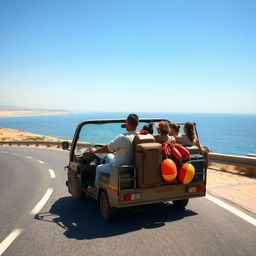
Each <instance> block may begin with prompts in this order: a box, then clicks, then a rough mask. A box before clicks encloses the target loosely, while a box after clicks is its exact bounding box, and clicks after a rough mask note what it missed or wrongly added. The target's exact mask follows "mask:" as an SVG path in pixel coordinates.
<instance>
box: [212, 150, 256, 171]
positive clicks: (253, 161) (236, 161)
mask: <svg viewBox="0 0 256 256" xmlns="http://www.w3.org/2000/svg"><path fill="white" fill-rule="evenodd" d="M209 161H210V162H215V163H221V164H229V165H235V166H244V167H252V168H255V167H256V157H250V156H234V155H225V154H216V153H209Z"/></svg>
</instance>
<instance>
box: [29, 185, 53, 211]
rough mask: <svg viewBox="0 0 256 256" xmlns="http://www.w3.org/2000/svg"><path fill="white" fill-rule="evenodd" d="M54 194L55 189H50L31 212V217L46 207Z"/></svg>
mask: <svg viewBox="0 0 256 256" xmlns="http://www.w3.org/2000/svg"><path fill="white" fill-rule="evenodd" d="M52 192H53V188H48V189H47V191H46V193H45V195H44V196H43V197H42V199H41V200H40V201H39V202H38V203H37V205H36V206H35V207H34V208H33V209H32V210H31V212H30V214H31V215H36V214H38V213H39V212H40V210H41V209H42V208H43V207H44V205H45V204H46V202H47V201H48V199H49V198H50V196H51V194H52Z"/></svg>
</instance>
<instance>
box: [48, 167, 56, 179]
mask: <svg viewBox="0 0 256 256" xmlns="http://www.w3.org/2000/svg"><path fill="white" fill-rule="evenodd" d="M49 173H50V176H51V178H52V179H55V173H54V171H53V169H49Z"/></svg>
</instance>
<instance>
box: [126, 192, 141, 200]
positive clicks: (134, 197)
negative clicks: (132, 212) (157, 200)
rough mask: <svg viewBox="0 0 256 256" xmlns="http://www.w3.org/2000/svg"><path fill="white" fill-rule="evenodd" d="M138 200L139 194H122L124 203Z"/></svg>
mask: <svg viewBox="0 0 256 256" xmlns="http://www.w3.org/2000/svg"><path fill="white" fill-rule="evenodd" d="M138 199H141V194H140V193H129V194H124V201H132V200H138Z"/></svg>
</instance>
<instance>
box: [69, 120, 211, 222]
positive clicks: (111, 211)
mask: <svg viewBox="0 0 256 256" xmlns="http://www.w3.org/2000/svg"><path fill="white" fill-rule="evenodd" d="M162 120H164V119H141V120H140V122H143V123H155V122H159V121H162ZM124 121H125V120H120V119H119V120H94V121H87V122H90V123H91V122H96V123H97V122H98V123H97V124H105V123H113V122H114V123H119V122H120V123H123V122H124ZM86 124H88V123H86V122H84V123H82V124H80V127H79V126H78V128H77V131H76V134H75V136H74V140H73V143H72V147H71V152H70V163H69V166H68V182H67V185H68V188H69V192H70V193H71V194H72V195H73V196H75V197H77V198H79V199H81V198H83V196H84V195H87V196H91V197H93V198H94V199H96V200H99V206H100V211H101V215H102V217H103V219H105V220H112V219H114V217H115V216H116V213H117V209H118V208H125V207H133V206H141V205H146V204H153V203H159V202H165V201H172V202H173V204H174V205H175V206H176V207H179V208H183V209H184V208H185V207H186V205H187V203H188V200H189V199H190V198H195V197H202V196H205V193H206V170H207V168H206V159H205V156H204V155H203V154H202V153H201V151H200V149H199V148H198V147H196V146H193V147H187V149H188V150H189V151H190V156H189V158H188V159H186V158H183V159H182V160H181V161H179V162H178V161H177V160H176V159H173V160H174V161H175V163H176V165H177V167H178V169H179V167H180V166H179V165H182V164H184V163H186V162H188V161H189V162H190V163H191V164H192V165H193V166H194V168H195V175H194V177H193V179H192V181H191V182H190V183H189V184H183V183H181V182H180V180H179V178H178V175H177V177H176V179H175V180H174V181H172V182H167V181H165V180H164V179H163V177H162V175H161V163H162V161H163V154H162V145H161V144H159V143H157V142H155V139H154V137H153V136H151V135H141V134H140V135H136V136H135V139H134V151H135V159H134V165H133V166H122V167H120V168H112V170H111V173H110V174H101V176H100V178H99V185H98V187H96V188H95V189H94V190H91V189H90V188H92V186H93V184H94V179H95V172H96V167H97V165H98V164H101V163H103V162H104V159H103V160H102V162H101V160H99V159H98V161H96V162H93V161H92V162H90V164H89V165H88V164H87V167H85V166H83V164H82V163H83V162H82V161H81V159H80V160H79V161H77V160H76V159H78V158H76V157H74V155H75V148H77V146H76V144H78V138H79V137H80V136H79V133H80V132H81V128H82V127H83V125H86ZM72 156H73V157H72ZM83 157H84V155H83ZM83 157H82V158H83ZM92 166H93V168H91V167H92ZM89 169H90V170H89ZM92 169H93V171H92ZM88 172H89V173H90V175H88Z"/></svg>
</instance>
